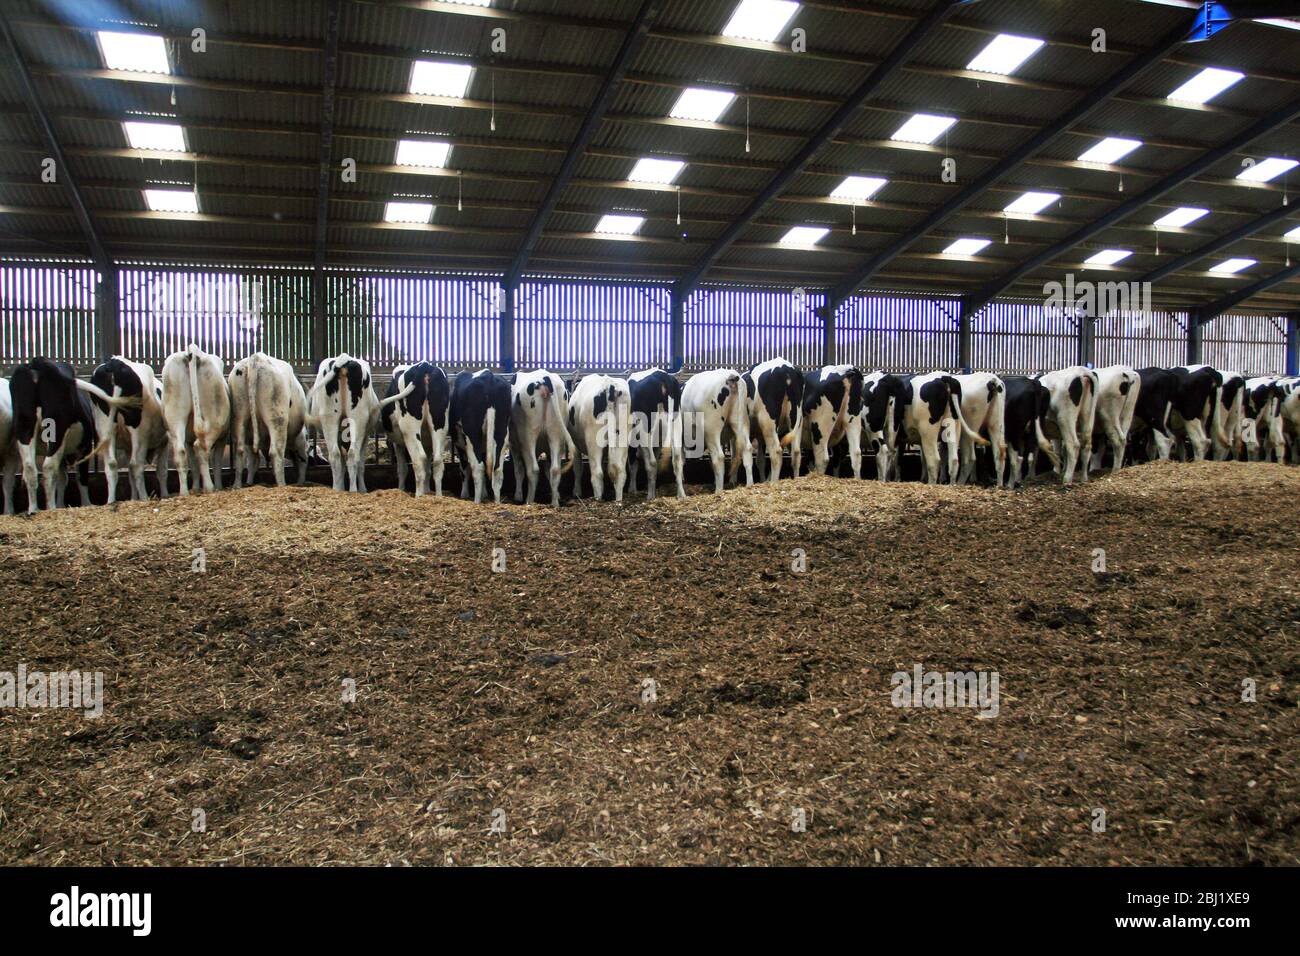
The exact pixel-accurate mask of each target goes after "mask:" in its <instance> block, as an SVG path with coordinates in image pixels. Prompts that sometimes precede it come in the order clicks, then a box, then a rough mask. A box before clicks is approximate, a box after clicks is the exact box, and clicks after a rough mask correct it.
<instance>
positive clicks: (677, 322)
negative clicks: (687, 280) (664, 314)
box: [668, 285, 686, 375]
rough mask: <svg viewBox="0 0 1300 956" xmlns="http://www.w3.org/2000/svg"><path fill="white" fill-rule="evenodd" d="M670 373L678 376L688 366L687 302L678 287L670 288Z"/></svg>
mask: <svg viewBox="0 0 1300 956" xmlns="http://www.w3.org/2000/svg"><path fill="white" fill-rule="evenodd" d="M668 348H669V352H670V358H669V362H668V364H669V368H668V371H670V372H672V373H673V374H674V375H676V374H677V373H678V372H680V371H681V370H682V367H683V366H684V365H685V364H686V300H685V299H684V298H683V297H682V295H681V293H680V292H678V290H677V286H675V285H673V286H669V288H668Z"/></svg>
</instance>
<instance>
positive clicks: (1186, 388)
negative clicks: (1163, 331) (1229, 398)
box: [1169, 365, 1228, 461]
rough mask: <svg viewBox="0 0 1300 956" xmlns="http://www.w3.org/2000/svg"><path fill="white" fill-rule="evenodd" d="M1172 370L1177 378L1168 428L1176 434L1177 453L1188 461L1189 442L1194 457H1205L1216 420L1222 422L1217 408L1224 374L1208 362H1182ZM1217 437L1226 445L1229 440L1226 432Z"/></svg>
mask: <svg viewBox="0 0 1300 956" xmlns="http://www.w3.org/2000/svg"><path fill="white" fill-rule="evenodd" d="M1169 371H1170V372H1171V373H1172V374H1173V375H1174V377H1175V379H1176V380H1177V382H1178V388H1177V390H1176V391H1175V394H1174V400H1173V405H1172V408H1171V410H1170V414H1169V429H1170V431H1171V432H1172V433H1173V435H1174V437H1175V441H1176V447H1177V450H1178V457H1179V458H1180V459H1181V460H1183V461H1186V460H1187V448H1186V445H1191V446H1192V460H1193V461H1204V460H1205V459H1206V458H1207V457H1208V456H1209V454H1210V446H1211V437H1210V433H1211V432H1212V431H1213V429H1214V424H1215V423H1216V422H1218V423H1219V424H1220V425H1222V419H1220V417H1219V416H1218V415H1217V414H1216V413H1215V412H1216V408H1217V406H1218V402H1219V390H1220V388H1221V387H1222V385H1223V376H1221V375H1220V374H1219V373H1218V372H1217V371H1216V370H1215V369H1212V368H1210V367H1209V366H1208V365H1190V366H1184V365H1180V366H1177V367H1176V368H1171V369H1169ZM1184 438H1185V439H1186V444H1184V442H1183V439H1184ZM1214 440H1215V441H1219V442H1220V443H1221V444H1223V445H1226V444H1227V442H1228V438H1227V436H1226V435H1217V436H1215V439H1214Z"/></svg>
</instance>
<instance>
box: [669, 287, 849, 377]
mask: <svg viewBox="0 0 1300 956" xmlns="http://www.w3.org/2000/svg"><path fill="white" fill-rule="evenodd" d="M824 301H825V299H824V297H823V296H822V295H821V294H820V293H813V292H807V293H799V292H796V291H794V290H791V289H770V290H754V289H739V288H733V287H729V286H707V285H706V286H702V287H701V288H699V289H697V290H696V291H695V293H694V294H693V295H691V297H690V298H689V299H687V301H686V303H685V306H684V309H683V325H684V327H685V328H684V341H685V363H684V368H685V369H686V370H687V371H699V370H700V369H709V368H734V369H739V370H742V371H743V370H747V369H749V368H750V367H751V366H753V365H757V364H758V363H759V362H762V361H765V360H767V359H770V358H776V357H777V356H780V357H782V358H785V359H786V360H787V361H790V362H793V363H794V364H795V365H797V366H799V367H801V368H814V367H817V366H820V365H821V349H822V337H823V336H822V321H821V318H820V317H819V316H818V314H817V310H818V309H819V308H820V307H821V305H822V303H823V302H824Z"/></svg>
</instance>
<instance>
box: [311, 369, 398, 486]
mask: <svg viewBox="0 0 1300 956" xmlns="http://www.w3.org/2000/svg"><path fill="white" fill-rule="evenodd" d="M395 401H396V398H385V399H384V403H386V404H392V403H393V402H395ZM382 407H383V405H382V404H381V403H380V401H379V398H378V397H377V396H376V395H375V388H374V380H373V379H372V378H371V375H370V363H369V362H367V361H366V360H365V359H359V358H353V357H352V356H351V355H348V354H347V353H346V352H344V353H343V354H341V355H336V356H334V357H333V358H327V359H325V360H324V361H322V362H321V363H320V368H318V369H317V370H316V381H315V383H313V385H312V387H311V390H310V391H309V392H308V393H307V415H306V423H307V426H308V427H309V428H314V429H316V431H317V432H319V434H320V436H321V437H322V438H323V439H324V440H325V452H326V457H327V458H328V459H329V463H330V476H331V478H332V479H333V487H334V490H335V491H348V490H351V491H354V492H364V491H365V490H366V469H365V457H366V442H367V441H368V440H369V438H370V436H371V435H372V434H373V433H374V430H375V429H376V428H377V427H379V410H380V408H382Z"/></svg>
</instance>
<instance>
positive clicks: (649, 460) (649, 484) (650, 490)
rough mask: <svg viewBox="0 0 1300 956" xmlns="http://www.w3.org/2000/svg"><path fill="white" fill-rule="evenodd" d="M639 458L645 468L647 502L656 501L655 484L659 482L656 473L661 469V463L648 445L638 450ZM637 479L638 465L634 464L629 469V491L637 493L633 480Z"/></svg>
mask: <svg viewBox="0 0 1300 956" xmlns="http://www.w3.org/2000/svg"><path fill="white" fill-rule="evenodd" d="M637 457H638V458H639V459H640V460H641V464H642V465H643V466H644V467H645V500H646V501H654V500H655V484H656V483H657V480H658V477H659V476H658V475H657V474H656V472H657V471H658V468H659V461H658V459H657V458H656V457H655V450H654V449H653V448H652V447H651V446H650V445H648V444H645V445H642V446H641V447H640V448H638V449H637ZM635 477H636V465H635V464H633V465H632V466H631V467H629V468H628V491H636V489H635V488H634V487H632V484H633V479H634V478H635Z"/></svg>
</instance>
